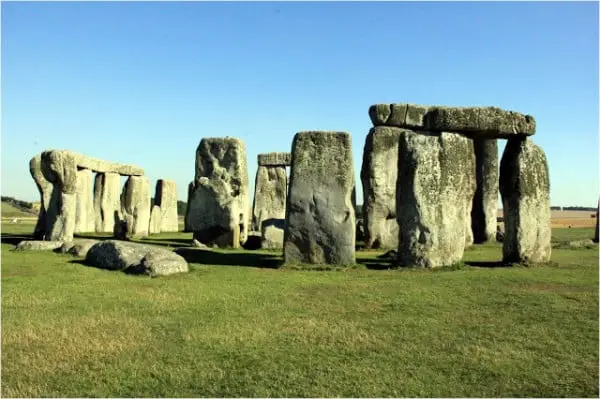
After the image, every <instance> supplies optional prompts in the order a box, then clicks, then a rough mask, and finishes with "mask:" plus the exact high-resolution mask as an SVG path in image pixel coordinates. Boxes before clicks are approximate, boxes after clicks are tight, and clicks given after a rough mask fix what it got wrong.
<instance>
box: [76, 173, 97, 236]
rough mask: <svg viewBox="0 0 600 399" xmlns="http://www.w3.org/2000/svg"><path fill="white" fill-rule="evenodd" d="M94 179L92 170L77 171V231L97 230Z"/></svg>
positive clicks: (88, 231)
mask: <svg viewBox="0 0 600 399" xmlns="http://www.w3.org/2000/svg"><path fill="white" fill-rule="evenodd" d="M92 179H93V175H92V171H91V170H89V169H81V170H78V171H77V191H76V193H75V201H76V207H75V233H91V232H94V231H96V226H95V219H96V217H95V214H94V198H93V195H92V194H93V191H92Z"/></svg>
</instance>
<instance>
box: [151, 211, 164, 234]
mask: <svg viewBox="0 0 600 399" xmlns="http://www.w3.org/2000/svg"><path fill="white" fill-rule="evenodd" d="M161 214H162V212H161V210H160V206H158V205H154V206H153V207H152V211H150V225H149V226H148V233H149V234H158V233H160V231H161V230H160V221H161V216H162V215H161Z"/></svg>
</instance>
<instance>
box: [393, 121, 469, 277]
mask: <svg viewBox="0 0 600 399" xmlns="http://www.w3.org/2000/svg"><path fill="white" fill-rule="evenodd" d="M397 182H398V184H397V190H396V199H397V203H396V210H397V217H398V224H399V226H400V238H399V246H398V259H397V261H398V264H399V265H400V266H416V267H428V268H434V267H440V266H445V265H451V264H453V263H456V262H458V261H460V260H461V259H462V256H463V253H464V249H465V242H466V237H465V233H466V231H467V226H468V223H469V221H470V218H469V213H468V210H469V209H470V206H471V201H472V200H473V195H474V192H475V155H474V151H473V142H472V140H470V139H468V138H466V137H464V136H462V135H459V134H453V133H441V134H439V135H437V134H425V133H423V134H421V133H415V132H411V131H403V132H402V134H401V136H400V140H399V156H398V180H397Z"/></svg>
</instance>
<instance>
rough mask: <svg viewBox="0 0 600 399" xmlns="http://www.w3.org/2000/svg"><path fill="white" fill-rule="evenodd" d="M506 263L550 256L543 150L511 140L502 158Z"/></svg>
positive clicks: (526, 141) (543, 259) (524, 141)
mask: <svg viewBox="0 0 600 399" xmlns="http://www.w3.org/2000/svg"><path fill="white" fill-rule="evenodd" d="M500 194H501V195H502V205H503V213H504V230H505V234H504V242H503V247H502V255H503V260H504V262H507V263H512V262H517V263H520V262H534V263H539V262H547V261H549V260H550V255H551V251H552V249H551V245H550V239H551V229H550V177H549V173H548V162H547V160H546V154H545V153H544V151H543V150H542V149H541V148H540V147H538V146H537V145H535V144H534V143H533V141H531V140H530V139H521V138H513V139H509V140H508V142H507V143H506V147H505V148H504V153H503V155H502V160H501V161H500Z"/></svg>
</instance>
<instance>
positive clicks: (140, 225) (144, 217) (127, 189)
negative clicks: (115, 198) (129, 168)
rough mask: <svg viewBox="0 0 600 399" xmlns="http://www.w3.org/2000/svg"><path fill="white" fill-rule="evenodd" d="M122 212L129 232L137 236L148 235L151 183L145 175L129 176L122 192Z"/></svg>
mask: <svg viewBox="0 0 600 399" xmlns="http://www.w3.org/2000/svg"><path fill="white" fill-rule="evenodd" d="M121 214H122V218H123V220H125V221H126V222H127V233H128V234H129V235H131V236H135V237H145V236H147V235H148V227H149V225H150V183H149V182H148V179H147V178H146V177H144V176H129V178H128V179H127V182H126V183H125V186H124V187H123V192H122V194H121Z"/></svg>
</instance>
